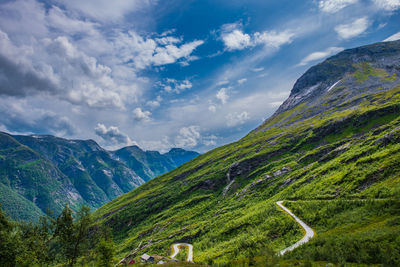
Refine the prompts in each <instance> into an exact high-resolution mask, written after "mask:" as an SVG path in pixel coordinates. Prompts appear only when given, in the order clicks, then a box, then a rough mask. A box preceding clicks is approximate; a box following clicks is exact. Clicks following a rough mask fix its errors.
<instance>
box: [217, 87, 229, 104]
mask: <svg viewBox="0 0 400 267" xmlns="http://www.w3.org/2000/svg"><path fill="white" fill-rule="evenodd" d="M228 90H229V88H225V87H224V88H221V89H220V90H219V91H218V92H217V94H216V95H215V97H216V98H217V99H219V100H220V101H221V103H222V104H226V103H227V102H228V99H229V95H228Z"/></svg>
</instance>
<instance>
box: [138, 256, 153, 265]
mask: <svg viewBox="0 0 400 267" xmlns="http://www.w3.org/2000/svg"><path fill="white" fill-rule="evenodd" d="M140 260H141V261H142V262H150V263H153V262H154V257H153V256H150V255H147V254H143V255H142V257H140Z"/></svg>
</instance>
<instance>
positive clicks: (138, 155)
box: [112, 146, 199, 181]
mask: <svg viewBox="0 0 400 267" xmlns="http://www.w3.org/2000/svg"><path fill="white" fill-rule="evenodd" d="M112 154H113V155H114V157H116V158H117V159H118V160H120V161H122V162H124V163H125V164H126V165H127V166H128V167H129V168H131V169H132V170H133V171H134V172H136V173H137V174H138V175H139V176H140V177H141V178H143V179H144V180H145V181H149V180H150V179H152V178H154V177H156V176H159V175H161V174H163V173H166V172H168V171H170V170H173V169H175V168H176V167H178V166H180V165H182V164H183V163H185V162H187V161H189V160H191V159H193V158H195V157H197V156H198V155H199V153H197V152H194V151H186V150H184V149H181V148H172V149H171V150H170V151H169V152H168V153H165V154H160V152H158V151H143V150H141V149H140V148H139V147H138V146H129V147H124V148H121V149H119V150H117V151H114V152H112Z"/></svg>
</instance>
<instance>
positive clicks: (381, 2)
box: [374, 0, 400, 11]
mask: <svg viewBox="0 0 400 267" xmlns="http://www.w3.org/2000/svg"><path fill="white" fill-rule="evenodd" d="M374 2H375V4H376V6H377V7H378V8H381V9H384V10H386V11H395V10H397V9H400V0H374Z"/></svg>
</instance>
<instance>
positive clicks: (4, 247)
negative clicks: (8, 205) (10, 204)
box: [0, 209, 19, 267]
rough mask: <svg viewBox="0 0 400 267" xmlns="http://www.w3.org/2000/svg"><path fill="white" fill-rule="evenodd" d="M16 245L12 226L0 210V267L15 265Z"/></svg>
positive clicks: (16, 240) (15, 236)
mask: <svg viewBox="0 0 400 267" xmlns="http://www.w3.org/2000/svg"><path fill="white" fill-rule="evenodd" d="M18 243H19V242H18V238H17V232H16V231H15V229H14V225H13V224H12V223H11V222H10V221H9V220H8V219H7V217H6V216H5V215H4V214H3V211H2V210H1V209H0V263H1V264H2V266H4V267H8V266H10V267H11V266H15V265H16V259H17V257H16V256H17V255H18V252H17V251H18Z"/></svg>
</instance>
